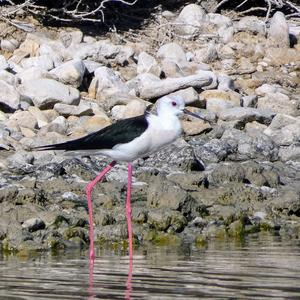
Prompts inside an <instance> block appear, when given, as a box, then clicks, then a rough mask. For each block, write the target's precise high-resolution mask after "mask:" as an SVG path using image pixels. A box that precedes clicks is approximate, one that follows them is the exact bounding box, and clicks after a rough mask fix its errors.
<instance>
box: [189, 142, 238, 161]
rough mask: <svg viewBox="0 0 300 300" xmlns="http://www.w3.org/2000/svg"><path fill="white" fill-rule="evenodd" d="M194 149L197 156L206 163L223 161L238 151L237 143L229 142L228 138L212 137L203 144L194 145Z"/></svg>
mask: <svg viewBox="0 0 300 300" xmlns="http://www.w3.org/2000/svg"><path fill="white" fill-rule="evenodd" d="M193 149H194V153H195V156H196V158H197V159H198V160H200V161H202V162H204V163H205V164H208V163H217V162H220V161H223V160H225V159H226V158H227V157H228V155H229V154H231V153H234V152H235V151H236V147H235V145H232V144H230V143H228V142H227V141H226V139H212V140H210V141H209V142H208V143H205V144H202V145H201V144H200V145H199V144H198V145H197V144H196V145H193Z"/></svg>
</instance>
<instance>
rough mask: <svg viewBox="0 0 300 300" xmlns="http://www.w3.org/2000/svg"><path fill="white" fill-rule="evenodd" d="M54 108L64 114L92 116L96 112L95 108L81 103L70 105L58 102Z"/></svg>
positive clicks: (66, 115)
mask: <svg viewBox="0 0 300 300" xmlns="http://www.w3.org/2000/svg"><path fill="white" fill-rule="evenodd" d="M54 109H55V110H56V111H57V112H58V113H59V114H60V115H62V116H65V117H68V116H78V117H80V116H91V115H93V114H94V112H93V109H92V108H91V106H90V105H86V104H84V103H81V101H80V103H79V105H78V106H75V105H68V104H64V103H56V104H55V105H54Z"/></svg>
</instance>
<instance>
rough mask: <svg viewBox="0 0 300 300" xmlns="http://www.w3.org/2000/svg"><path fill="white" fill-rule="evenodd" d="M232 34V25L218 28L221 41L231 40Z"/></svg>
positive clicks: (227, 41) (225, 42)
mask: <svg viewBox="0 0 300 300" xmlns="http://www.w3.org/2000/svg"><path fill="white" fill-rule="evenodd" d="M233 35H234V28H233V26H230V27H226V26H223V27H220V28H219V29H218V36H219V37H220V40H221V42H222V43H224V44H227V43H229V42H231V41H232V40H233Z"/></svg>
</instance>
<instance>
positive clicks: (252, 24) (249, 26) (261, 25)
mask: <svg viewBox="0 0 300 300" xmlns="http://www.w3.org/2000/svg"><path fill="white" fill-rule="evenodd" d="M235 29H236V30H237V31H248V32H252V33H259V34H265V22H264V21H261V20H260V19H259V18H258V17H254V16H247V17H243V18H241V19H240V21H239V22H238V23H236V24H235Z"/></svg>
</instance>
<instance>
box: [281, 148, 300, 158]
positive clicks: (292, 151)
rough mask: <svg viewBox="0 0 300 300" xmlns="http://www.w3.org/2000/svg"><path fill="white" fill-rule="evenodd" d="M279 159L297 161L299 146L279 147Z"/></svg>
mask: <svg viewBox="0 0 300 300" xmlns="http://www.w3.org/2000/svg"><path fill="white" fill-rule="evenodd" d="M278 156H279V158H280V160H282V161H284V162H286V161H298V162H299V160H300V146H299V145H290V146H288V147H280V149H279V154H278Z"/></svg>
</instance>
